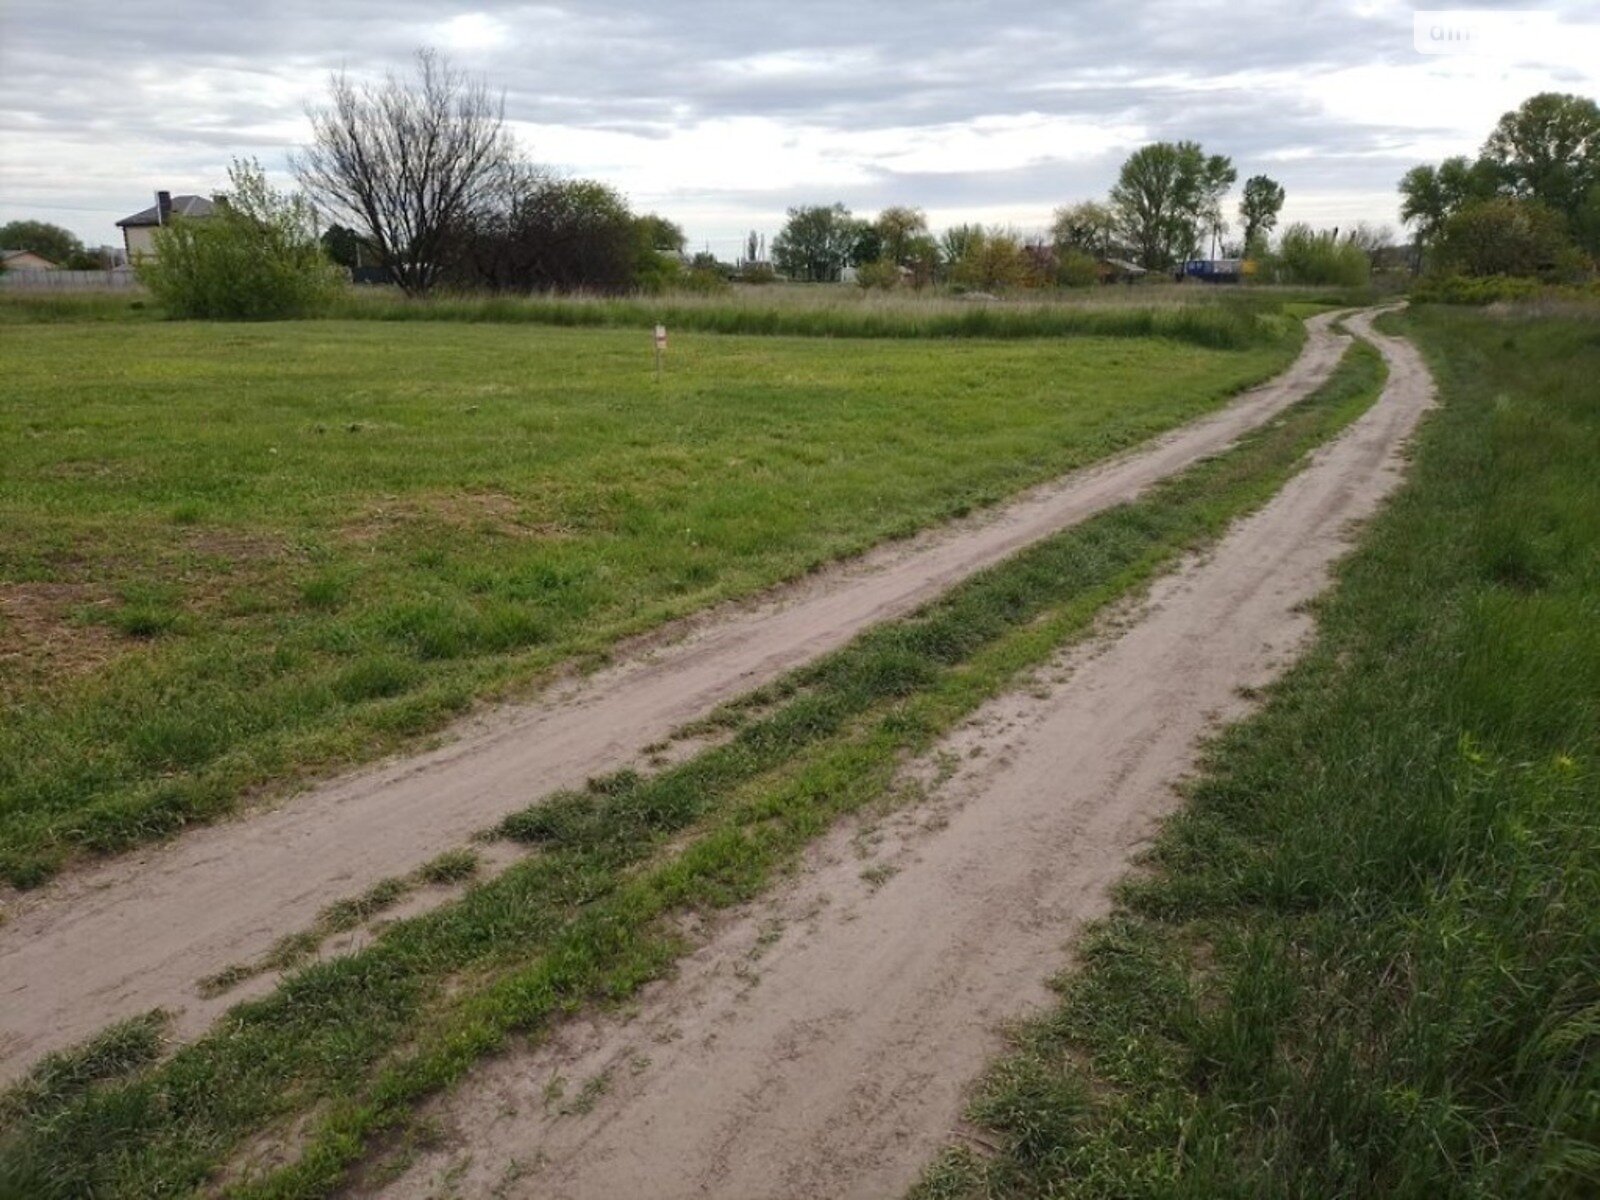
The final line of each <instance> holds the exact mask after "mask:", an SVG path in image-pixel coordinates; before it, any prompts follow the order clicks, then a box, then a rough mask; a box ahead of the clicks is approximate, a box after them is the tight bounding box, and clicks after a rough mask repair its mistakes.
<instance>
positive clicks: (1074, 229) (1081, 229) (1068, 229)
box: [1050, 200, 1117, 259]
mask: <svg viewBox="0 0 1600 1200" xmlns="http://www.w3.org/2000/svg"><path fill="white" fill-rule="evenodd" d="M1116 228H1117V216H1116V214H1115V213H1114V212H1112V211H1111V209H1110V208H1109V207H1107V206H1106V205H1104V204H1097V203H1096V202H1095V201H1093V200H1084V201H1082V202H1081V203H1078V204H1073V205H1070V206H1064V207H1061V208H1058V209H1056V211H1055V213H1054V216H1053V218H1052V220H1051V222H1050V241H1051V242H1052V244H1053V245H1054V246H1055V248H1056V253H1057V254H1058V255H1060V256H1062V257H1066V256H1067V255H1077V256H1079V257H1084V258H1090V259H1097V258H1108V257H1110V255H1111V253H1112V249H1113V242H1114V240H1115V238H1116Z"/></svg>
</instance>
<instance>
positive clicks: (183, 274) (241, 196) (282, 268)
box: [138, 159, 340, 321]
mask: <svg viewBox="0 0 1600 1200" xmlns="http://www.w3.org/2000/svg"><path fill="white" fill-rule="evenodd" d="M228 180H229V184H230V186H231V188H232V190H231V192H230V193H229V195H228V197H227V199H226V201H225V202H223V203H221V204H219V205H218V206H217V211H216V213H215V214H214V215H212V216H210V217H204V218H200V217H194V218H184V217H174V218H173V219H172V221H171V223H170V224H168V225H167V226H165V227H164V228H162V229H159V230H157V231H156V236H155V248H156V256H155V257H154V258H153V259H149V260H146V261H144V262H141V263H140V264H139V267H138V271H139V278H140V280H141V281H143V283H144V284H145V286H146V287H148V288H149V289H150V291H151V293H152V294H153V295H154V296H155V298H156V299H157V300H158V301H160V302H161V304H162V306H163V307H164V308H165V309H166V310H167V312H168V313H169V314H170V315H172V316H174V317H200V318H207V319H212V320H235V321H253V320H272V319H281V318H285V317H301V316H307V315H309V314H311V313H314V312H316V311H318V310H319V309H322V308H324V307H325V306H326V305H327V304H329V303H330V302H331V301H332V300H333V298H334V296H335V295H336V294H337V293H338V291H339V288H340V277H339V272H338V269H337V268H335V267H334V266H333V264H332V263H330V262H329V261H328V259H327V258H326V256H325V255H324V254H323V250H322V246H321V244H320V243H319V242H318V241H317V237H316V233H315V231H314V227H313V224H312V213H311V206H310V205H309V204H308V203H307V202H306V200H305V199H304V197H301V196H297V195H295V196H291V195H286V194H285V193H282V192H278V191H274V190H273V189H272V188H271V187H270V186H269V185H268V184H267V180H266V176H265V175H264V174H263V173H262V171H261V165H260V164H259V163H257V162H255V161H254V160H253V159H252V160H236V161H235V162H234V164H233V166H232V167H231V168H230V169H229V171H228Z"/></svg>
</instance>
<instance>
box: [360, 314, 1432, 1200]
mask: <svg viewBox="0 0 1600 1200" xmlns="http://www.w3.org/2000/svg"><path fill="white" fill-rule="evenodd" d="M1369 321H1370V318H1369V317H1362V318H1357V319H1356V320H1355V321H1354V322H1352V323H1353V324H1354V325H1355V326H1356V327H1357V328H1361V329H1367V327H1368V322H1369ZM1369 336H1372V337H1373V340H1374V341H1375V342H1376V343H1377V344H1378V345H1379V347H1380V349H1381V350H1382V351H1383V353H1384V355H1385V357H1386V359H1387V360H1388V362H1389V366H1390V372H1391V374H1390V379H1389V383H1388V385H1387V387H1386V389H1385V391H1384V394H1383V396H1382V398H1381V400H1380V401H1379V402H1378V403H1377V404H1376V405H1375V406H1374V407H1373V408H1372V409H1371V410H1369V412H1368V413H1367V414H1365V415H1364V416H1363V417H1362V418H1361V419H1360V420H1359V421H1357V422H1356V423H1355V424H1354V425H1353V426H1352V427H1351V428H1350V429H1349V430H1348V431H1347V432H1346V433H1345V434H1344V435H1343V436H1342V437H1340V438H1339V439H1337V440H1336V441H1335V442H1333V443H1331V444H1330V445H1328V446H1326V447H1324V448H1322V449H1321V450H1319V451H1318V452H1317V453H1316V454H1315V455H1314V456H1313V458H1312V460H1311V462H1310V464H1309V465H1308V466H1307V467H1306V469H1305V470H1304V471H1303V472H1302V473H1301V474H1299V475H1297V476H1296V477H1295V478H1294V479H1293V480H1292V481H1291V482H1290V483H1289V484H1288V485H1287V486H1286V487H1285V488H1284V489H1283V491H1282V492H1281V493H1280V494H1279V495H1278V496H1277V497H1275V498H1274V499H1273V500H1272V501H1271V502H1270V503H1269V504H1268V505H1267V506H1266V507H1264V508H1263V509H1261V510H1260V511H1259V512H1258V513H1256V514H1255V515H1254V516H1252V517H1250V518H1247V519H1246V520H1244V521H1242V522H1240V523H1239V524H1238V525H1237V526H1235V528H1234V529H1232V530H1231V531H1230V532H1229V533H1228V535H1227V536H1226V537H1225V538H1224V540H1223V541H1222V542H1221V543H1220V544H1219V545H1218V546H1217V547H1216V548H1215V550H1214V552H1213V553H1211V554H1210V555H1209V556H1207V557H1206V558H1205V559H1204V560H1203V561H1199V562H1196V563H1191V564H1189V565H1188V566H1186V567H1185V568H1184V569H1183V570H1181V571H1179V572H1177V573H1176V574H1174V575H1173V576H1170V577H1168V578H1166V579H1164V580H1162V581H1161V582H1160V583H1159V584H1158V585H1157V586H1156V587H1155V588H1154V589H1153V591H1152V593H1151V595H1150V596H1149V598H1148V600H1147V602H1146V604H1145V605H1144V608H1143V611H1142V612H1140V613H1138V614H1135V615H1134V616H1133V617H1132V618H1128V619H1125V620H1124V623H1123V629H1124V631H1123V632H1121V633H1120V634H1117V635H1116V636H1112V637H1108V638H1105V639H1103V640H1101V641H1099V642H1098V643H1096V644H1092V645H1089V646H1084V647H1080V648H1079V649H1077V650H1076V651H1073V652H1069V653H1068V654H1067V655H1066V656H1064V658H1063V660H1062V661H1061V662H1060V663H1058V664H1056V665H1055V667H1054V668H1053V671H1052V672H1051V673H1052V674H1054V676H1055V678H1054V680H1053V682H1051V683H1050V684H1049V686H1048V688H1046V689H1043V690H1041V689H1038V688H1035V689H1032V690H1030V691H1028V692H1026V693H1023V694H1018V695H1014V696H1010V697H1005V698H1002V699H1000V700H998V701H996V702H994V703H993V704H991V705H989V706H987V707H986V708H985V709H984V710H983V711H982V712H981V713H980V714H979V715H978V716H977V717H976V718H975V720H974V721H973V722H972V723H971V724H970V725H968V726H967V727H965V728H964V729H962V730H960V731H959V732H958V733H957V734H955V735H954V736H953V737H952V738H951V739H950V740H949V742H948V743H947V745H946V746H945V747H944V755H943V761H945V762H947V763H948V762H959V764H960V766H959V767H957V768H956V769H955V771H954V774H953V776H951V777H950V778H949V779H948V780H945V781H943V782H940V783H937V784H936V786H935V787H934V790H933V793H932V795H931V796H930V798H929V799H927V800H926V801H924V802H922V803H920V804H918V805H916V806H914V807H913V808H911V809H909V810H906V811H905V812H903V813H901V814H899V815H897V816H896V817H893V818H891V819H890V820H889V821H888V828H887V829H885V830H880V831H878V834H879V836H881V841H880V842H879V843H878V845H877V847H876V849H875V850H874V851H872V852H871V853H870V855H869V857H866V858H863V856H862V853H861V850H862V846H863V844H864V842H865V843H870V842H871V840H872V839H871V838H870V837H866V838H864V836H863V831H862V830H861V829H859V828H857V829H854V830H851V829H845V830H840V831H837V832H836V833H835V834H834V835H833V836H832V837H831V838H829V839H828V840H827V841H826V843H825V844H824V845H823V846H821V847H819V848H818V850H817V851H816V852H815V853H814V854H813V855H812V856H811V857H810V859H809V861H808V864H807V867H806V869H805V870H804V871H803V872H802V873H801V874H800V876H799V877H798V878H797V879H795V880H794V881H792V882H791V883H789V884H786V885H785V886H784V887H783V888H781V889H779V891H778V893H777V894H776V895H775V896H774V897H773V898H772V899H771V900H769V901H767V902H765V903H763V904H760V905H757V906H753V907H752V908H751V909H750V910H749V911H748V912H746V913H744V914H741V915H740V916H738V917H737V918H736V919H734V920H732V921H730V922H729V923H728V924H726V925H725V926H724V927H721V928H718V929H717V930H715V931H712V932H711V933H710V935H709V939H708V940H707V941H706V942H705V944H704V945H703V946H702V947H701V948H700V949H699V950H698V951H697V952H696V953H695V954H693V955H692V956H691V957H690V958H689V959H688V960H686V962H685V963H684V964H683V968H682V970H681V972H680V973H679V974H678V976H677V977H676V978H675V979H673V980H671V981H669V982H666V983H663V984H658V985H655V986H654V989H653V990H652V991H651V992H650V993H648V994H647V995H646V997H645V998H644V1000H643V1002H642V1004H641V1006H640V1011H639V1013H638V1015H637V1016H636V1017H634V1018H633V1019H631V1020H625V1019H623V1018H616V1017H598V1018H594V1017H591V1018H587V1019H585V1020H584V1021H581V1022H574V1023H571V1024H569V1025H568V1026H567V1027H565V1028H563V1029H561V1030H559V1031H557V1033H556V1034H555V1035H554V1036H553V1037H552V1038H551V1040H550V1041H549V1042H547V1043H545V1044H544V1045H541V1046H539V1047H536V1048H534V1049H532V1050H526V1051H521V1052H517V1053H513V1054H509V1055H506V1056H504V1057H502V1058H500V1059H497V1060H495V1061H493V1062H491V1063H488V1064H485V1065H484V1066H483V1067H482V1068H480V1069H479V1070H478V1071H477V1072H476V1073H475V1075H474V1076H472V1077H471V1078H470V1079H469V1080H468V1081H467V1082H466V1083H465V1084H464V1085H463V1086H462V1087H461V1088H460V1089H459V1090H458V1091H457V1092H455V1093H454V1094H452V1095H451V1096H449V1097H448V1098H446V1099H445V1100H443V1101H442V1102H441V1103H440V1104H439V1105H438V1107H437V1109H436V1112H435V1113H434V1115H435V1116H436V1117H437V1118H438V1119H439V1120H440V1121H441V1122H442V1124H443V1127H444V1129H445V1131H446V1138H447V1141H446V1144H445V1145H444V1147H443V1148H441V1149H439V1150H437V1151H435V1152H433V1153H431V1154H430V1155H428V1156H427V1157H426V1158H424V1159H422V1160H420V1161H418V1162H417V1163H415V1164H414V1166H413V1167H412V1169H411V1170H409V1171H408V1172H407V1173H406V1174H405V1175H403V1176H402V1177H401V1178H400V1179H399V1180H398V1181H395V1182H392V1183H390V1184H388V1185H386V1186H385V1187H384V1188H383V1189H382V1191H381V1193H380V1194H381V1195H382V1196H384V1197H386V1198H388V1200H413V1198H420V1197H424V1196H432V1195H462V1196H469V1195H471V1196H476V1195H488V1194H493V1195H496V1196H529V1197H531V1196H539V1197H542V1198H547V1200H555V1198H558V1197H559V1198H563V1200H586V1198H594V1200H600V1198H604V1200H622V1198H631V1197H651V1198H653V1200H670V1198H676V1197H724V1198H727V1200H760V1198H777V1197H785V1198H789V1197H793V1198H796V1200H799V1198H802V1197H803V1198H806V1200H815V1198H820V1197H884V1196H893V1195H898V1194H900V1193H901V1192H902V1191H903V1190H904V1189H905V1188H906V1187H907V1186H909V1185H910V1184H911V1183H912V1182H913V1181H914V1180H915V1178H916V1176H917V1174H918V1173H919V1172H920V1170H921V1169H922V1168H923V1166H924V1165H925V1164H926V1163H927V1162H928V1161H929V1159H930V1158H931V1156H932V1155H933V1154H935V1153H936V1152H937V1151H938V1149H939V1148H940V1147H941V1146H943V1145H945V1144H947V1143H948V1142H949V1141H950V1139H951V1138H952V1136H956V1137H959V1136H961V1133H962V1130H961V1126H960V1114H961V1111H962V1108H963V1101H964V1096H965V1094H966V1088H967V1087H969V1086H970V1084H971V1082H972V1081H973V1079H974V1078H975V1077H976V1076H978V1075H979V1074H980V1073H981V1071H982V1069H983V1067H984V1065H985V1064H986V1063H987V1062H988V1061H989V1060H990V1059H991V1058H992V1056H993V1055H994V1053H995V1052H996V1051H997V1050H998V1049H999V1048H1000V1041H999V1037H998V1034H997V1030H998V1028H999V1027H1000V1026H1001V1024H1002V1023H1003V1022H1005V1021H1006V1020H1008V1019H1011V1018H1016V1017H1018V1016H1022V1015H1025V1014H1026V1013H1027V1012H1028V1011H1029V1010H1030V1009H1032V1008H1034V1007H1035V1006H1036V1005H1037V1004H1038V1003H1039V1002H1040V1001H1041V1000H1042V999H1043V997H1044V996H1045V988H1044V986H1043V981H1044V980H1045V979H1046V978H1047V977H1048V976H1050V975H1051V974H1052V973H1053V972H1054V971H1055V970H1057V969H1058V968H1059V967H1060V966H1061V965H1062V964H1063V962H1064V961H1065V954H1064V946H1065V943H1066V942H1067V941H1068V939H1070V937H1071V935H1072V934H1073V933H1074V932H1075V931H1076V930H1077V929H1078V928H1079V927H1080V926H1081V924H1082V923H1083V922H1084V921H1086V920H1088V919H1092V918H1094V917H1097V916H1100V915H1102V914H1103V913H1104V912H1105V911H1106V910H1107V908H1108V906H1109V905H1108V899H1107V887H1108V885H1109V884H1110V883H1111V882H1112V881H1113V880H1115V879H1116V878H1117V877H1118V876H1119V875H1120V874H1121V873H1122V872H1123V871H1124V870H1126V868H1127V865H1128V862H1129V859H1130V856H1131V855H1132V854H1133V853H1134V852H1135V851H1136V849H1137V847H1138V846H1139V845H1140V843H1141V842H1142V841H1143V840H1144V839H1145V838H1147V837H1148V835H1149V834H1150V832H1151V830H1152V828H1153V825H1154V822H1155V820H1156V819H1157V818H1158V817H1159V816H1160V815H1162V814H1163V813H1165V812H1166V811H1168V810H1169V809H1170V808H1171V807H1172V806H1173V805H1174V804H1175V802H1176V801H1175V799H1174V790H1173V784H1174V783H1175V782H1177V781H1178V780H1180V779H1181V778H1182V777H1183V776H1184V775H1185V774H1186V773H1187V772H1189V771H1190V770H1191V769H1192V768H1193V766H1194V762H1195V753H1196V748H1197V746H1198V744H1199V742H1200V741H1201V739H1202V738H1203V736H1204V735H1205V734H1206V733H1207V731H1208V730H1210V729H1212V728H1214V726H1215V723H1216V722H1217V721H1219V720H1228V719H1231V718H1235V717H1237V716H1239V715H1241V714H1242V713H1243V712H1244V711H1245V710H1246V708H1247V703H1246V701H1244V700H1242V699H1241V698H1240V697H1241V689H1243V688H1253V687H1258V686H1260V685H1262V684H1264V683H1266V682H1268V681H1270V680H1271V679H1272V678H1273V677H1275V676H1276V675H1277V674H1278V673H1279V672H1280V671H1281V670H1282V669H1283V667H1284V665H1285V664H1286V663H1287V662H1288V661H1289V660H1291V659H1292V657H1293V656H1294V655H1295V653H1296V652H1297V650H1298V649H1299V648H1300V647H1301V646H1302V645H1303V642H1304V640H1305V639H1306V637H1307V635H1308V634H1309V633H1310V631H1311V620H1310V618H1309V617H1307V616H1306V615H1304V612H1303V605H1304V602H1305V601H1306V600H1308V599H1309V598H1311V597H1313V596H1315V595H1316V594H1317V593H1318V592H1319V591H1321V590H1322V589H1323V588H1324V587H1325V586H1326V584H1327V582H1328V578H1329V568H1330V566H1331V564H1332V563H1333V562H1334V561H1335V560H1336V559H1337V558H1338V557H1339V556H1340V555H1341V554H1342V553H1343V552H1344V551H1345V550H1346V549H1347V547H1348V538H1349V532H1350V527H1351V523H1352V522H1353V521H1355V520H1359V519H1360V518H1363V517H1366V516H1369V515H1370V514H1371V513H1372V512H1373V511H1374V510H1375V509H1376V507H1377V506H1378V505H1379V503H1380V502H1381V501H1382V499H1383V498H1384V497H1385V496H1386V495H1387V494H1388V493H1389V492H1390V491H1391V490H1392V489H1393V488H1394V487H1395V485H1396V484H1397V483H1398V482H1399V480H1400V478H1401V472H1402V468H1403V448H1404V445H1405V442H1406V440H1407V438H1408V436H1409V434H1410V433H1411V431H1412V429H1413V428H1414V426H1415V424H1416V422H1417V420H1418V418H1419V417H1420V416H1421V415H1422V413H1423V412H1424V410H1425V409H1426V408H1427V406H1428V405H1429V404H1430V403H1431V398H1432V384H1431V382H1430V380H1429V377H1428V374H1427V371H1426V369H1425V367H1424V366H1423V364H1422V362H1421V359H1420V357H1419V356H1418V355H1417V354H1416V352H1415V351H1414V350H1413V349H1412V348H1411V347H1410V345H1409V344H1407V343H1404V342H1400V341H1392V340H1390V339H1388V338H1382V337H1378V336H1376V335H1370V331H1369ZM864 871H865V874H864ZM596 1080H602V1081H603V1085H602V1084H601V1083H596V1082H594V1081H596ZM553 1081H555V1083H556V1086H552V1084H553ZM557 1091H559V1092H560V1096H559V1097H557V1096H556V1095H555V1093H556V1092H557ZM574 1097H587V1098H588V1099H587V1100H585V1101H582V1102H580V1103H577V1104H575V1103H574ZM591 1103H592V1107H590V1104H591ZM563 1109H565V1110H566V1111H565V1112H563ZM585 1110H587V1111H585ZM444 1180H448V1181H449V1188H447V1189H445V1190H443V1191H441V1190H440V1188H441V1184H442V1181H444ZM451 1189H453V1190H451Z"/></svg>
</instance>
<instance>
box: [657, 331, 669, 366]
mask: <svg viewBox="0 0 1600 1200" xmlns="http://www.w3.org/2000/svg"><path fill="white" fill-rule="evenodd" d="M666 353H667V327H666V326H665V325H657V326H656V378H657V379H660V378H661V360H662V359H663V358H664V357H665V356H666Z"/></svg>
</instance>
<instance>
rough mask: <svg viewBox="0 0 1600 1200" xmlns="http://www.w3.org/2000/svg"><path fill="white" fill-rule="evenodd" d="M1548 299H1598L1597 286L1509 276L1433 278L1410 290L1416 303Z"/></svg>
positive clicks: (1477, 302)
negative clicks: (1554, 282) (1555, 284)
mask: <svg viewBox="0 0 1600 1200" xmlns="http://www.w3.org/2000/svg"><path fill="white" fill-rule="evenodd" d="M1535 297H1541V298H1543V297H1549V298H1551V299H1555V300H1583V301H1595V300H1600V283H1590V284H1586V285H1579V286H1570V287H1558V286H1552V285H1550V284H1543V283H1540V282H1539V281H1538V280H1536V279H1527V278H1524V277H1515V276H1509V275H1479V276H1467V275H1434V276H1431V277H1429V278H1427V279H1424V280H1422V281H1421V282H1419V283H1418V284H1417V285H1416V286H1415V287H1413V288H1412V289H1411V299H1412V300H1414V301H1416V302H1417V303H1418V304H1465V305H1484V304H1500V303H1509V302H1511V301H1515V300H1531V299H1534V298H1535Z"/></svg>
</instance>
